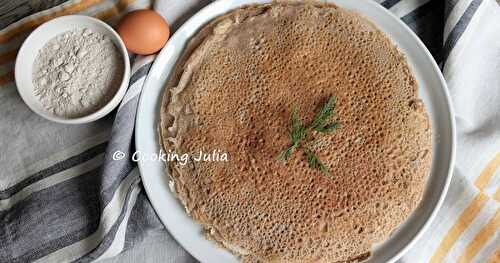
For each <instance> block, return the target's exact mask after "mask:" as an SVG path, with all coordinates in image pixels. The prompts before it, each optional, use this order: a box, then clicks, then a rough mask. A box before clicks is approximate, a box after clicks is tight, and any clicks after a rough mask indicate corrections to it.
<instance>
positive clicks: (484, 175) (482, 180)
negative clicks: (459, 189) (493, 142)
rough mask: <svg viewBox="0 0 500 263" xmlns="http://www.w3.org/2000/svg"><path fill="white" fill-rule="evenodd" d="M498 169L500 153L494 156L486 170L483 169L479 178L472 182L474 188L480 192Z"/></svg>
mask: <svg viewBox="0 0 500 263" xmlns="http://www.w3.org/2000/svg"><path fill="white" fill-rule="evenodd" d="M498 167H500V152H499V153H497V154H496V156H495V158H493V160H491V161H490V162H488V164H487V165H486V168H484V170H483V171H482V172H481V174H480V175H479V177H478V178H477V179H476V181H475V182H474V184H475V185H476V187H477V188H479V189H481V190H482V189H484V188H485V187H486V185H487V184H488V182H489V181H490V179H491V177H493V174H494V173H495V171H496V170H497V168H498Z"/></svg>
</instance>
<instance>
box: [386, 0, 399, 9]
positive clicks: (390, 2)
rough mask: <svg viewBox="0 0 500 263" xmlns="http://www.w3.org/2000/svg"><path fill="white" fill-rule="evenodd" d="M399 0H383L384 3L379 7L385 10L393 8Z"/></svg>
mask: <svg viewBox="0 0 500 263" xmlns="http://www.w3.org/2000/svg"><path fill="white" fill-rule="evenodd" d="M399 1H401V0H385V1H384V2H382V3H381V5H382V6H383V7H385V8H387V9H389V8H391V7H393V6H394V5H395V4H397V3H398V2H399Z"/></svg>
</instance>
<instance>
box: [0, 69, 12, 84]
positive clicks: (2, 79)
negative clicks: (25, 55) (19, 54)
mask: <svg viewBox="0 0 500 263" xmlns="http://www.w3.org/2000/svg"><path fill="white" fill-rule="evenodd" d="M13 81H14V70H11V71H9V72H7V73H5V74H3V75H0V86H3V85H5V84H7V83H9V82H13Z"/></svg>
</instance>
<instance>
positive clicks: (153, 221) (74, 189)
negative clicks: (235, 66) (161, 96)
mask: <svg viewBox="0 0 500 263" xmlns="http://www.w3.org/2000/svg"><path fill="white" fill-rule="evenodd" d="M221 1H225V0H221ZM10 2H15V1H10ZM19 2H21V1H19ZM47 2H49V1H47ZM53 2H55V3H61V2H64V3H62V4H59V5H57V6H55V7H52V8H50V9H47V10H45V11H42V12H38V13H35V14H33V15H30V16H27V17H25V18H23V19H21V20H18V21H17V22H14V23H13V24H10V25H9V26H7V27H5V28H4V29H2V30H1V31H0V134H1V135H0V149H2V151H1V153H0V167H1V168H2V169H1V170H0V262H31V261H38V262H69V261H81V262H87V261H93V260H96V259H105V258H110V259H108V261H116V262H141V261H148V260H149V261H151V260H153V258H156V259H161V262H196V261H195V260H194V259H193V258H192V257H191V256H190V255H189V254H187V253H186V252H185V251H184V250H183V249H182V248H181V247H179V246H178V245H177V244H176V243H175V241H174V240H173V239H172V238H171V237H170V236H169V235H168V233H167V232H166V231H165V229H164V228H163V227H162V225H161V224H160V222H159V221H158V219H157V217H156V214H155V213H154V211H153V209H152V208H151V205H150V204H149V201H148V199H147V197H146V196H145V194H144V191H143V189H142V185H141V183H140V177H139V176H138V172H137V168H136V165H135V164H134V163H133V162H130V161H129V160H122V161H113V160H112V153H114V152H116V151H118V150H119V151H123V152H125V153H130V152H133V151H134V146H133V129H134V119H135V112H136V107H137V102H138V95H139V94H140V91H141V89H142V84H143V82H144V79H145V76H146V75H147V72H148V69H149V67H150V65H151V62H152V61H153V59H154V57H138V58H135V59H134V63H133V68H132V77H131V82H130V87H129V91H128V92H127V94H126V96H125V99H124V100H123V102H122V104H121V105H120V107H119V109H118V110H117V111H116V112H115V114H113V115H110V116H108V117H106V118H104V119H102V120H99V121H97V122H95V123H91V124H86V125H60V124H55V123H51V122H48V121H46V120H44V119H41V118H40V117H38V116H37V115H36V114H34V113H32V112H31V111H30V110H29V109H28V108H27V107H26V106H25V105H24V104H23V103H22V101H21V99H20V97H19V95H18V93H17V90H16V88H15V85H14V83H13V65H14V59H15V56H16V52H17V49H18V48H19V46H20V44H21V43H22V41H23V40H24V39H25V38H26V36H27V35H28V34H29V32H31V31H32V30H33V29H34V28H35V27H36V26H38V25H39V24H41V23H43V22H45V21H47V20H49V19H51V18H53V17H56V16H61V15H66V14H73V13H80V14H86V15H92V16H96V17H98V18H101V19H103V20H104V21H106V22H108V23H110V24H114V23H115V22H116V21H117V20H118V19H119V18H120V16H121V15H122V14H124V13H126V12H127V11H129V10H131V9H135V8H145V7H148V6H150V5H151V2H150V1H149V0H135V1H134V0H78V1H76V0H69V1H53ZM209 2H211V1H209V0H205V1H199V0H198V1H197V0H157V1H156V2H155V3H154V4H155V5H154V8H155V9H156V10H157V11H159V12H160V13H162V15H164V16H165V17H166V19H167V21H169V23H170V24H171V25H172V27H173V29H174V30H175V28H176V27H178V26H179V25H180V24H181V23H182V22H183V21H184V20H185V19H187V18H188V17H189V14H192V12H195V11H196V10H198V9H199V8H201V7H203V6H204V5H206V4H208V3H209ZM378 2H380V3H381V5H382V6H384V7H386V8H388V9H389V10H390V11H391V12H393V13H394V14H395V15H397V16H399V17H400V18H401V19H402V20H403V21H404V22H405V23H406V24H408V25H409V27H410V28H411V29H412V30H414V31H415V32H416V33H417V34H418V35H419V36H420V38H421V39H422V40H423V41H424V43H425V44H426V45H427V47H428V48H429V49H430V50H431V52H432V54H433V56H434V58H435V59H436V61H437V62H438V63H439V64H440V65H442V68H443V73H444V75H445V78H446V80H447V82H448V85H449V89H450V93H451V96H452V99H453V102H454V104H455V105H456V109H455V111H456V114H457V115H456V119H457V128H458V153H457V163H456V167H455V173H454V178H453V180H452V184H451V187H450V191H449V194H448V196H447V198H446V200H445V203H444V205H443V207H442V209H441V210H440V211H439V213H438V216H437V218H436V219H435V221H434V222H433V224H432V225H431V226H430V228H429V230H428V231H427V232H426V233H424V235H423V236H422V238H421V240H420V241H419V242H417V243H416V245H415V246H414V247H413V248H412V249H411V250H410V251H409V252H408V253H407V254H406V255H405V256H404V257H403V258H402V260H401V261H402V262H457V261H458V262H488V261H491V262H500V251H499V247H500V237H499V224H500V215H499V203H498V202H499V200H500V192H499V184H500V152H499V149H500V74H498V73H499V72H500V71H499V70H500V6H499V4H498V2H497V1H495V0H446V1H443V0H385V1H378ZM0 3H2V0H0ZM0 6H2V4H0ZM9 10H10V9H9ZM3 15H4V13H3V9H1V7H0V17H2V16H3ZM11 17H12V16H9V19H11ZM0 24H1V23H0ZM153 233H161V234H162V235H164V236H165V237H166V238H164V239H162V242H164V244H163V246H164V247H165V249H163V250H161V251H155V253H157V255H156V257H153V256H151V257H149V258H144V257H141V256H138V255H139V254H140V253H135V254H134V251H135V250H138V249H139V248H138V247H140V246H136V244H138V243H140V242H141V241H142V240H144V239H147V238H148V236H150V235H151V234H153ZM123 250H128V251H127V257H128V258H127V257H123V256H122V255H118V254H119V253H120V252H122V251H123ZM134 255H135V257H134Z"/></svg>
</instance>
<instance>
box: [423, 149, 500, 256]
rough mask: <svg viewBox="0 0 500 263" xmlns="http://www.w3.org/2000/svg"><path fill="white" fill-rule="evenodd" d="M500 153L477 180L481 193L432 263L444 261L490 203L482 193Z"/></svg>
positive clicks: (446, 238) (464, 213)
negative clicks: (461, 236)
mask: <svg viewBox="0 0 500 263" xmlns="http://www.w3.org/2000/svg"><path fill="white" fill-rule="evenodd" d="M499 157H500V153H498V154H497V155H496V156H495V158H493V160H491V161H490V162H488V164H487V165H486V167H485V168H484V169H483V171H482V172H481V175H480V176H479V177H478V178H477V179H476V181H475V182H474V184H475V185H476V186H477V187H478V188H479V190H480V191H481V192H479V194H478V195H476V197H475V198H474V200H473V201H472V202H471V203H470V204H469V206H468V207H467V208H466V209H465V210H464V211H463V212H462V214H461V215H460V216H459V217H458V220H457V221H455V224H454V225H453V226H452V228H451V229H450V230H448V233H447V234H446V235H445V236H444V238H443V239H442V240H441V243H440V244H439V247H438V248H437V249H436V251H435V252H434V254H433V256H432V258H431V260H430V262H431V263H437V262H441V261H443V259H444V257H445V256H446V254H447V253H448V252H449V251H450V249H451V247H452V246H453V244H455V242H456V241H457V240H458V238H459V237H460V235H461V234H462V233H463V232H464V231H465V229H467V227H468V226H469V225H470V224H471V222H472V221H473V220H474V219H475V217H476V216H477V214H478V213H479V211H480V210H481V209H482V208H483V206H484V205H485V204H486V201H488V199H489V198H488V196H487V195H486V194H484V193H483V192H482V191H483V190H484V188H485V187H486V185H487V183H488V181H489V180H490V178H491V177H492V176H493V173H494V172H495V170H496V168H497V167H498V165H499V163H498V162H499V161H500V158H499Z"/></svg>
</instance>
